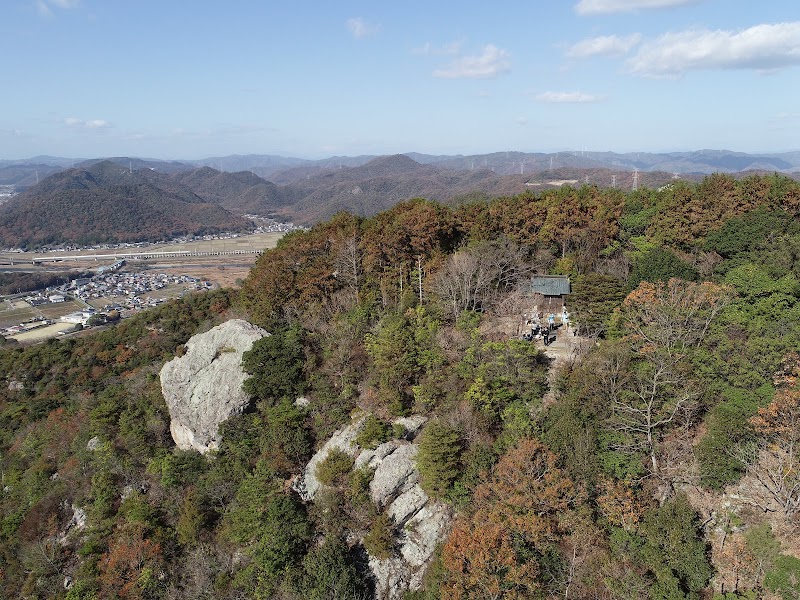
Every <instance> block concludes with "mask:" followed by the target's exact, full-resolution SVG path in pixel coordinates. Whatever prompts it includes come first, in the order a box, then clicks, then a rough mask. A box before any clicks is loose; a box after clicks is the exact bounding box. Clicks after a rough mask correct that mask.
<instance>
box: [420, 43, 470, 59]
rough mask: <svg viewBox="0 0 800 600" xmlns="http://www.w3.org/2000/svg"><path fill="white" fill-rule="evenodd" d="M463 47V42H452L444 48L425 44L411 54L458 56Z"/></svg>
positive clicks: (443, 46)
mask: <svg viewBox="0 0 800 600" xmlns="http://www.w3.org/2000/svg"><path fill="white" fill-rule="evenodd" d="M463 45H464V43H463V42H461V41H457V42H450V43H449V44H444V45H442V46H435V45H433V44H431V43H430V42H425V43H424V44H423V45H422V46H420V47H419V48H414V49H412V50H411V52H412V54H424V55H435V56H455V55H456V54H458V53H459V52H461V46H463Z"/></svg>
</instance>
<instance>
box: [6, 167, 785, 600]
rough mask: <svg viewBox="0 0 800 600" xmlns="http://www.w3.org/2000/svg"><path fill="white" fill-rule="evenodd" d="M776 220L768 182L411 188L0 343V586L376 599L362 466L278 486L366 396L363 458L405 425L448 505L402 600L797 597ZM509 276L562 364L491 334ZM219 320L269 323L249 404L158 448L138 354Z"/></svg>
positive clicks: (153, 368)
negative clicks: (191, 438) (95, 320)
mask: <svg viewBox="0 0 800 600" xmlns="http://www.w3.org/2000/svg"><path fill="white" fill-rule="evenodd" d="M798 213H800V185H799V184H798V183H797V182H794V181H792V180H790V179H787V178H784V177H780V176H752V177H748V178H746V179H743V180H740V181H736V180H734V179H733V178H731V177H728V176H723V175H712V176H710V177H708V178H706V179H705V180H704V181H703V182H702V183H700V184H697V185H693V184H685V183H680V182H678V183H675V184H673V185H671V186H667V187H665V188H663V189H661V190H659V191H655V190H651V189H640V190H638V191H636V192H628V193H626V192H622V191H620V190H618V189H617V190H615V189H609V190H600V189H597V188H594V187H589V186H585V187H581V188H579V189H574V188H569V187H564V188H561V189H558V190H552V191H547V192H543V193H540V194H534V193H525V194H522V195H517V196H512V197H504V198H498V199H495V200H492V201H488V202H482V201H481V202H471V203H464V204H460V205H458V206H457V207H454V208H450V207H446V206H443V205H440V204H437V203H433V202H429V201H426V200H411V201H406V202H402V203H400V204H397V205H396V206H394V207H393V208H391V209H390V210H388V211H385V212H383V213H380V214H378V215H376V216H374V217H371V218H361V217H356V216H353V215H350V214H346V213H340V214H337V215H336V216H334V217H333V218H332V219H331V220H330V221H327V222H325V223H321V224H319V225H316V226H315V227H313V228H311V229H310V230H309V231H306V232H293V233H291V234H289V235H287V236H285V237H284V238H283V239H282V240H281V242H280V243H279V245H278V247H277V248H275V249H273V250H269V251H267V252H265V253H264V254H263V255H262V256H261V257H260V258H259V259H258V262H257V264H256V265H255V267H254V268H253V270H252V271H251V273H250V275H249V277H248V278H247V280H246V281H245V282H244V284H243V286H242V288H241V290H240V291H239V292H233V291H229V292H225V291H223V292H217V293H214V294H208V295H202V296H194V297H190V298H187V299H183V300H181V301H173V302H171V303H170V304H168V305H165V306H163V307H161V308H159V309H157V310H155V311H153V312H149V313H144V314H142V315H140V316H138V317H135V318H133V319H131V320H130V321H126V322H123V323H122V324H120V325H119V326H117V327H116V328H112V329H108V330H105V331H102V332H99V333H96V334H94V335H90V336H86V337H83V338H80V339H73V340H61V341H55V340H54V341H51V342H48V343H45V344H42V345H39V346H34V347H29V348H19V347H9V346H8V345H7V347H6V348H5V349H3V350H2V352H1V353H0V372H1V373H3V374H4V375H5V378H6V380H5V381H4V382H3V385H2V386H0V476H1V477H2V481H0V519H2V520H1V521H0V589H2V591H3V593H2V594H0V595H2V596H3V597H9V598H16V597H26V598H54V597H55V598H69V599H71V600H75V599H90V598H148V599H150V598H228V599H238V598H283V599H287V600H289V599H300V598H309V599H323V598H345V597H346V598H370V597H373V596H374V595H376V594H377V595H379V596H380V595H381V593H382V592H381V590H376V589H375V582H374V580H373V579H372V578H371V575H370V572H369V569H368V568H367V567H366V555H367V553H368V555H369V556H371V557H391V556H392V555H394V554H396V553H397V552H398V550H397V546H396V540H397V539H398V536H399V534H400V533H401V532H399V531H397V527H396V525H395V523H394V522H393V521H392V519H391V518H390V517H389V516H388V514H387V513H386V512H385V511H383V512H382V511H381V510H378V509H376V508H375V506H374V505H373V504H372V503H371V502H370V501H369V497H368V489H369V483H370V479H371V478H372V476H373V473H372V472H371V471H370V470H369V469H364V468H362V469H356V470H353V464H352V460H351V459H348V457H347V456H346V455H345V454H344V453H339V455H337V454H335V453H332V454H331V455H329V459H326V461H325V463H323V465H324V466H323V465H320V468H319V469H318V470H317V474H318V475H319V476H320V480H324V481H323V483H325V484H326V485H325V488H324V493H323V494H321V495H318V496H317V497H316V498H315V500H314V501H313V502H310V501H309V502H304V501H302V500H301V498H300V497H299V496H298V495H297V494H296V493H295V492H294V491H293V490H292V487H291V481H292V480H293V479H294V477H295V476H296V475H297V474H299V473H300V472H301V471H302V470H303V468H304V466H305V465H306V463H307V462H308V460H309V458H310V457H311V455H312V454H313V452H314V450H315V449H316V448H318V447H320V446H321V445H322V444H323V443H324V442H325V441H326V440H327V439H328V438H329V437H330V435H331V434H332V433H333V432H334V431H335V430H337V429H338V428H340V427H342V426H343V425H344V424H346V423H348V422H349V421H350V415H351V414H353V413H354V411H361V414H367V415H369V416H368V417H367V423H368V425H365V426H364V427H363V429H362V430H361V432H360V433H359V437H358V439H357V443H358V444H359V445H360V446H361V447H364V448H374V447H375V446H377V445H378V444H380V443H382V442H385V441H386V440H388V439H391V438H392V437H397V436H401V435H404V434H403V432H402V431H397V427H396V426H392V424H391V422H392V420H393V419H394V418H395V417H398V416H406V415H422V416H424V417H427V419H428V421H427V423H426V425H425V426H424V427H423V429H422V433H421V434H420V439H419V454H418V455H417V458H416V464H417V467H418V469H419V473H420V477H421V485H422V488H423V489H424V491H425V493H426V494H427V495H428V496H429V497H431V498H434V499H437V500H440V501H442V502H445V503H447V504H448V505H449V506H450V507H451V508H452V511H453V513H454V515H455V519H454V521H453V525H452V528H451V531H450V533H449V535H448V537H447V539H446V540H445V542H444V543H443V544H442V545H441V547H440V548H439V550H438V552H437V553H436V556H435V558H434V560H433V561H432V562H431V563H430V564H429V565H428V567H427V572H426V574H425V577H424V585H423V587H422V589H420V590H417V591H411V592H408V593H407V594H406V596H405V597H406V598H407V599H408V600H421V599H434V598H442V599H453V600H455V599H466V598H549V597H563V598H608V599H612V598H614V599H616V598H630V599H634V598H648V597H649V598H665V599H666V598H669V599H674V598H697V599H699V598H712V597H713V598H719V599H720V600H721V599H726V600H731V599H734V598H759V597H776V598H796V597H798V594H800V546H798V543H797V539H798V536H797V531H798V529H797V528H798V512H799V511H800V473H798V470H797V463H798V460H800V455H799V453H800V450H799V449H798V444H797V443H796V442H797V440H798V439H800V419H799V418H798V416H800V387H798V386H800V383H798V379H797V378H798V376H799V375H800V354H798V349H800V224H799V223H800V221H799V220H798ZM533 273H551V274H565V275H569V276H570V278H571V281H572V290H573V293H572V295H571V296H570V297H569V300H568V306H569V308H570V311H571V312H572V319H573V324H574V326H575V331H576V333H578V334H579V335H580V336H582V337H585V338H588V339H589V340H590V343H588V344H587V345H586V347H587V348H588V350H587V351H586V352H585V353H584V354H583V355H582V356H572V357H570V358H568V359H566V360H564V361H563V362H561V363H559V365H558V366H557V367H556V366H555V365H553V364H551V363H550V361H549V359H547V358H546V356H545V355H544V354H543V352H541V351H540V350H539V349H538V348H537V346H536V345H535V344H532V343H530V342H527V341H523V340H519V339H516V335H514V336H513V337H511V336H510V335H509V334H508V333H503V331H504V329H503V323H507V322H515V321H516V320H519V319H521V318H522V313H523V312H525V311H526V310H529V307H530V303H531V301H532V300H531V299H530V297H529V296H526V294H525V284H526V282H528V281H529V277H530V275H531V274H533ZM233 317H237V318H246V319H248V320H249V321H251V322H252V323H255V324H257V325H260V326H262V327H264V328H265V329H267V330H268V331H270V332H271V333H272V334H273V335H272V336H270V337H266V338H263V339H262V340H261V341H260V342H256V344H255V345H254V346H253V349H252V350H251V351H250V352H249V353H247V354H245V359H244V363H243V364H244V368H245V370H246V371H248V372H249V373H250V375H251V378H250V379H249V380H248V381H247V382H246V383H245V390H246V391H247V392H248V393H249V394H250V395H251V396H252V398H253V405H252V410H251V411H250V412H246V413H245V414H242V415H239V416H236V417H232V418H230V419H229V420H228V421H227V422H225V423H224V424H223V426H222V430H221V431H222V436H223V437H222V443H221V445H220V447H219V449H218V450H216V451H214V452H212V453H210V454H209V455H206V456H202V455H200V454H198V453H196V452H194V451H180V450H177V449H176V448H175V447H174V444H173V442H172V439H171V438H170V434H169V416H168V414H167V410H166V406H165V403H164V399H163V397H162V395H161V389H160V387H159V380H158V371H159V369H160V368H161V366H162V365H163V363H164V361H165V360H167V359H169V358H171V357H172V356H175V355H180V354H182V353H183V352H184V351H185V349H184V347H183V345H184V344H185V343H186V341H187V340H188V339H189V337H190V336H191V335H192V334H194V333H196V332H198V331H205V330H208V329H209V328H210V327H212V326H213V325H215V324H216V323H219V322H221V321H224V320H226V319H229V318H233ZM562 334H563V332H559V335H562ZM300 395H303V396H304V397H305V398H306V399H307V400H308V402H307V403H306V402H301V403H295V402H294V401H295V399H296V398H297V397H298V396H300ZM342 455H344V456H342ZM331 457H332V458H331ZM348 461H349V462H348ZM405 533H408V532H405ZM412 533H413V532H412Z"/></svg>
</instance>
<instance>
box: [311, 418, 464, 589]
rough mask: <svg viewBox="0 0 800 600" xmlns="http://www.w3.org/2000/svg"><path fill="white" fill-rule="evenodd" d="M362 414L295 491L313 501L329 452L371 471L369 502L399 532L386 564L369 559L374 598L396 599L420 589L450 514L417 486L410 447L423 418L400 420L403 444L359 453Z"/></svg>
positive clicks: (325, 448)
mask: <svg viewBox="0 0 800 600" xmlns="http://www.w3.org/2000/svg"><path fill="white" fill-rule="evenodd" d="M365 419H366V416H365V415H361V416H359V417H357V418H355V419H354V420H353V421H352V422H351V423H350V424H349V425H348V426H347V427H344V428H343V429H340V430H339V431H337V432H336V433H335V434H334V435H333V437H332V438H331V439H330V440H328V441H327V442H326V443H325V445H324V446H322V448H320V450H319V451H318V452H317V453H316V454H315V455H314V457H313V458H312V459H311V461H310V462H309V463H308V465H307V466H306V468H305V471H304V473H303V475H302V476H301V477H300V478H299V479H298V480H297V481H296V482H295V489H296V490H297V491H298V492H299V493H300V495H301V496H303V498H304V499H306V500H313V498H314V496H315V495H316V493H317V492H318V491H319V489H320V487H321V484H320V482H319V481H318V480H317V478H316V468H317V465H318V464H319V463H320V462H322V461H323V460H325V458H327V456H328V453H329V452H330V451H331V449H332V448H339V449H340V450H342V451H344V452H346V453H347V454H349V455H350V456H354V457H355V464H354V467H353V468H355V469H360V468H369V469H373V470H374V475H373V478H372V481H371V482H370V485H369V491H370V498H371V499H372V501H373V502H374V503H375V506H376V507H377V508H378V510H380V511H385V512H386V513H387V514H388V515H389V516H390V517H391V518H392V520H393V521H394V524H395V526H396V528H397V530H398V532H399V533H398V535H397V538H396V540H395V541H396V547H397V548H398V549H399V552H398V553H397V555H396V556H392V557H390V558H388V559H386V560H380V559H378V558H375V557H370V558H369V567H370V569H371V570H372V574H373V575H374V577H375V594H376V597H377V598H380V599H384V600H399V599H400V598H402V597H403V594H404V593H405V592H406V591H407V590H418V589H419V588H420V587H421V586H422V578H423V576H424V574H425V568H426V567H427V565H428V562H429V561H430V559H431V557H432V556H433V552H434V550H435V549H436V545H437V544H438V543H439V542H441V541H443V540H444V538H445V537H446V536H447V533H448V531H449V529H450V523H451V522H452V518H453V517H452V512H451V511H450V508H449V507H448V506H447V505H446V504H442V503H440V502H433V501H431V500H430V499H429V498H428V495H427V494H426V493H425V492H424V491H423V490H422V488H421V487H420V485H419V472H418V471H417V467H416V463H415V462H414V458H415V457H416V455H417V451H418V447H417V446H416V445H415V444H413V443H410V442H409V441H408V439H413V438H414V437H415V436H416V434H417V432H418V431H419V430H420V428H421V427H422V425H423V423H424V422H425V418H424V417H419V416H417V417H409V418H408V419H403V420H402V421H403V423H402V424H403V425H404V426H405V427H406V430H407V432H408V433H407V435H406V436H405V438H406V439H403V440H389V441H388V442H385V443H383V444H381V445H380V446H378V447H377V448H375V449H374V450H361V449H360V448H359V447H358V446H357V445H356V443H355V439H356V437H357V436H358V433H359V431H360V430H361V427H362V426H363V424H364V421H365ZM396 422H397V421H396Z"/></svg>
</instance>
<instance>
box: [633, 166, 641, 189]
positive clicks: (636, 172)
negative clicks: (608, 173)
mask: <svg viewBox="0 0 800 600" xmlns="http://www.w3.org/2000/svg"><path fill="white" fill-rule="evenodd" d="M632 189H633V191H634V192H635V191H636V190H638V189H639V169H634V170H633V187H632Z"/></svg>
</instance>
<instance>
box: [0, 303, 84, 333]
mask: <svg viewBox="0 0 800 600" xmlns="http://www.w3.org/2000/svg"><path fill="white" fill-rule="evenodd" d="M82 308H85V307H84V305H83V304H82V303H78V302H60V303H57V304H44V305H42V306H35V307H34V306H31V305H29V304H28V303H27V302H25V301H24V300H4V301H3V302H2V303H0V329H2V328H4V327H10V326H12V325H18V324H20V323H22V322H24V321H29V320H31V319H33V318H35V317H44V318H45V319H50V320H52V321H57V320H58V319H59V318H60V317H61V316H63V315H68V314H69V313H72V312H75V311H78V310H81V309H82Z"/></svg>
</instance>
